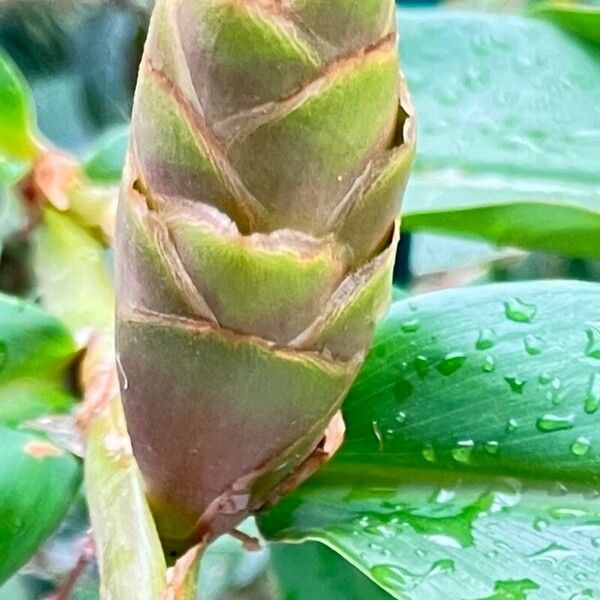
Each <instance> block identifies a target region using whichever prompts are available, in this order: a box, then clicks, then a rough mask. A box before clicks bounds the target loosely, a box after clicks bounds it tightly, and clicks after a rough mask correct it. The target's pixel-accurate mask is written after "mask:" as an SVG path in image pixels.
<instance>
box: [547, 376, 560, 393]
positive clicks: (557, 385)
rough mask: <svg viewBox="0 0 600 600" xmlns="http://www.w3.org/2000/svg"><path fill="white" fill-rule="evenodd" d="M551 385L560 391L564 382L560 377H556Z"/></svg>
mask: <svg viewBox="0 0 600 600" xmlns="http://www.w3.org/2000/svg"><path fill="white" fill-rule="evenodd" d="M550 385H551V386H552V387H553V388H554V389H555V390H560V388H561V386H562V381H561V380H560V377H555V378H554V379H553V380H552V381H551V382H550Z"/></svg>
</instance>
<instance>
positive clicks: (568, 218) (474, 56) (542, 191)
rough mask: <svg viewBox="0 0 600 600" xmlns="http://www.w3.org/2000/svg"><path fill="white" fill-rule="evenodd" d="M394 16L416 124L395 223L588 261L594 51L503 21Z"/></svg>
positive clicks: (595, 199)
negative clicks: (412, 161)
mask: <svg viewBox="0 0 600 600" xmlns="http://www.w3.org/2000/svg"><path fill="white" fill-rule="evenodd" d="M398 18H399V22H398V26H399V29H400V32H401V36H400V39H401V56H402V57H403V69H404V71H405V74H406V77H407V79H408V82H409V85H410V88H411V91H412V94H413V97H414V101H415V105H416V107H417V116H418V119H419V152H418V153H417V154H418V156H417V163H416V168H415V171H414V173H413V175H412V177H411V180H410V183H409V186H408V190H407V196H406V202H405V211H404V220H403V227H404V228H405V229H406V230H411V231H412V230H432V231H439V232H448V233H455V234H461V235H468V236H474V237H482V238H485V239H488V240H491V241H493V242H496V243H500V244H506V245H519V246H522V247H525V248H533V249H544V250H550V251H554V252H560V253H563V254H566V255H570V256H590V257H595V256H600V238H599V237H598V236H597V235H596V234H595V233H594V232H597V231H598V230H599V228H600V171H599V170H598V159H597V157H598V156H600V129H599V128H598V123H600V86H598V85H597V82H598V80H600V47H595V46H592V45H590V44H589V43H587V42H585V41H583V40H580V39H577V38H576V37H574V36H571V35H569V34H568V33H565V32H564V31H562V30H560V29H559V28H557V27H556V26H554V25H552V24H551V23H547V22H544V21H542V20H537V19H528V18H523V17H517V16H511V15H489V14H483V13H465V12H458V11H456V12H450V11H443V10H438V11H414V12H410V11H406V10H404V11H402V10H401V11H399V17H398ZM557 140H560V143H558V142H557Z"/></svg>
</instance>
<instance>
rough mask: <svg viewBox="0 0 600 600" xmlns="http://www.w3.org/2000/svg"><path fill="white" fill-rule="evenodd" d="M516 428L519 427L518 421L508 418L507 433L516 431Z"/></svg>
mask: <svg viewBox="0 0 600 600" xmlns="http://www.w3.org/2000/svg"><path fill="white" fill-rule="evenodd" d="M518 428H519V423H518V421H517V420H516V419H509V420H508V423H507V424H506V431H507V433H512V432H513V431H516V430H517V429H518Z"/></svg>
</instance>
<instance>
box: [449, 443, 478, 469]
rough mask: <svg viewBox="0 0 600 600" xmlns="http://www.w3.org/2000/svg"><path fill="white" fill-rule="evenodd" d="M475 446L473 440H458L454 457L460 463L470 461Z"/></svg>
mask: <svg viewBox="0 0 600 600" xmlns="http://www.w3.org/2000/svg"><path fill="white" fill-rule="evenodd" d="M474 447H475V443H474V442H473V440H462V441H460V442H458V445H457V446H456V448H454V449H453V450H452V452H451V454H452V458H453V459H454V460H455V461H456V462H459V463H463V464H464V463H468V462H469V461H470V460H471V454H472V453H473V448H474Z"/></svg>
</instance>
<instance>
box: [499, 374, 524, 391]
mask: <svg viewBox="0 0 600 600" xmlns="http://www.w3.org/2000/svg"><path fill="white" fill-rule="evenodd" d="M504 381H506V383H508V385H509V387H510V391H511V392H513V393H514V394H522V393H523V388H524V387H525V384H526V383H527V382H526V381H524V380H523V379H520V378H519V377H518V376H517V375H508V376H507V377H505V378H504Z"/></svg>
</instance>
